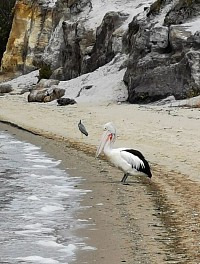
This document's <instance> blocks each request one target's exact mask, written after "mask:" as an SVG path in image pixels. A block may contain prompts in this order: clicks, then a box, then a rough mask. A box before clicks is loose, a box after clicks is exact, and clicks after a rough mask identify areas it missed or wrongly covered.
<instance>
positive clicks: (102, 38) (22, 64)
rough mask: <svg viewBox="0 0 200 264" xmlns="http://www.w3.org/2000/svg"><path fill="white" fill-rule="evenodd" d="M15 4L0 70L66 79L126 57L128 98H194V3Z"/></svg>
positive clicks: (199, 71) (197, 84) (198, 51)
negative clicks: (43, 72) (45, 71)
mask: <svg viewBox="0 0 200 264" xmlns="http://www.w3.org/2000/svg"><path fill="white" fill-rule="evenodd" d="M105 2H106V1H99V0H68V1H67V0H51V1H50V0H49V1H48V0H34V1H31V0H18V1H17V2H16V5H15V15H14V20H13V25H12V30H11V33H10V37H9V41H8V44H7V49H6V52H5V53H4V56H3V60H2V69H3V70H4V71H21V72H23V73H27V72H30V71H32V70H33V69H36V68H41V67H42V65H44V64H45V65H48V66H49V67H50V68H51V71H52V76H51V77H52V78H55V79H59V80H62V81H64V80H70V79H72V78H76V77H78V76H80V75H82V74H85V73H89V72H93V71H95V70H96V69H98V68H99V67H101V66H103V65H105V64H107V63H109V62H110V61H111V60H113V58H115V57H116V56H118V57H119V56H124V54H126V55H127V58H128V59H127V61H126V63H123V64H122V66H121V68H124V67H125V68H126V71H125V74H124V77H123V80H124V83H125V84H126V86H127V89H128V101H129V102H130V103H136V102H145V103H147V102H151V101H155V100H157V99H161V98H164V97H166V96H168V95H174V96H175V98H176V99H182V98H188V97H193V96H196V95H199V94H200V63H199V61H200V31H199V27H198V26H199V25H200V18H199V17H200V16H199V15H200V1H199V0H165V1H161V0H156V1H155V0H149V1H139V0H135V1H133V0H129V1H128V0H121V1H120V0H119V1H113V0H110V1H109V3H105Z"/></svg>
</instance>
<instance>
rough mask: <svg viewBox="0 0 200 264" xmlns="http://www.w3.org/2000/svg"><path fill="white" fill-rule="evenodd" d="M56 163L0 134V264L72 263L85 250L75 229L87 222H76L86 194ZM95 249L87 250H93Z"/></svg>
mask: <svg viewBox="0 0 200 264" xmlns="http://www.w3.org/2000/svg"><path fill="white" fill-rule="evenodd" d="M59 164H60V161H59V160H55V159H53V158H51V157H49V156H48V155H47V154H46V153H44V152H42V151H41V149H40V148H39V147H36V146H34V145H32V144H30V143H27V142H22V141H19V140H17V139H15V138H14V137H12V136H11V135H9V134H8V133H7V132H5V131H0V263H1V264H3V263H7V264H11V263H12V264H16V263H42V264H46V263H47V264H54V263H55V264H59V263H65V264H67V263H72V262H73V260H75V259H76V253H77V252H78V251H80V250H84V249H85V250H88V247H87V245H86V244H85V241H84V238H81V237H77V236H76V235H75V231H76V230H77V229H79V228H84V226H85V225H87V221H85V220H84V219H76V218H75V214H76V213H77V212H79V211H80V210H85V208H84V207H81V205H80V202H81V201H82V199H83V197H84V195H85V194H86V193H87V192H89V191H90V190H81V189H79V188H77V185H78V184H79V183H80V182H81V181H83V179H82V178H81V177H80V178H78V177H76V178H75V177H71V176H70V175H69V174H68V173H67V172H66V171H65V170H63V169H61V168H60V166H59ZM92 249H93V248H90V250H92Z"/></svg>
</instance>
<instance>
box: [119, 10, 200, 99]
mask: <svg viewBox="0 0 200 264" xmlns="http://www.w3.org/2000/svg"><path fill="white" fill-rule="evenodd" d="M195 10H196V11H195V12H197V11H198V10H197V9H195ZM169 13H170V12H168V14H167V17H168V16H169ZM147 14H148V12H147ZM158 14H159V12H158ZM158 14H154V16H153V17H152V15H151V17H149V16H146V17H145V16H142V17H135V18H134V19H133V21H132V22H131V23H130V24H129V30H128V32H127V33H126V34H125V36H124V39H123V43H124V47H125V50H126V51H127V52H128V53H129V54H130V56H129V61H128V67H127V71H126V73H125V76H124V81H125V83H126V84H127V86H128V101H129V102H130V103H141V102H142V103H148V102H152V101H155V100H159V99H162V98H165V97H167V96H170V95H173V96H175V98H176V99H184V98H188V97H192V96H197V95H198V94H200V63H199V59H200V57H199V56H200V49H199V48H200V45H199V31H196V32H195V31H194V30H193V29H192V27H190V26H189V25H188V26H185V25H184V24H183V25H172V24H170V25H169V26H167V23H164V26H161V25H156V26H154V23H153V22H154V21H156V17H157V16H158ZM195 14H196V13H195ZM164 21H165V20H164Z"/></svg>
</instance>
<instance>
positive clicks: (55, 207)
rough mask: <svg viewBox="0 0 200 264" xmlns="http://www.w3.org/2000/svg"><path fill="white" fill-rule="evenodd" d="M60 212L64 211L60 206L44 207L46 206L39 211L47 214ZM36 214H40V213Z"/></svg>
mask: <svg viewBox="0 0 200 264" xmlns="http://www.w3.org/2000/svg"><path fill="white" fill-rule="evenodd" d="M60 210H62V211H63V210H64V207H63V206H61V205H46V206H44V207H42V208H41V211H42V212H45V213H47V214H48V213H52V212H55V211H60ZM38 213H40V211H39V212H38Z"/></svg>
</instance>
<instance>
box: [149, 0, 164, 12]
mask: <svg viewBox="0 0 200 264" xmlns="http://www.w3.org/2000/svg"><path fill="white" fill-rule="evenodd" d="M164 3H165V0H157V1H155V2H154V3H153V4H152V5H151V6H150V10H149V12H148V14H147V16H150V15H156V14H158V13H159V12H160V9H161V7H162V5H163V4H164Z"/></svg>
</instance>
